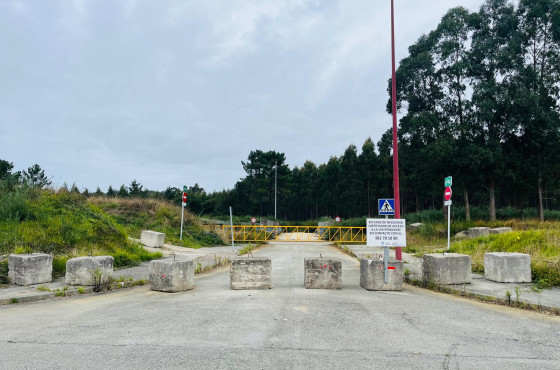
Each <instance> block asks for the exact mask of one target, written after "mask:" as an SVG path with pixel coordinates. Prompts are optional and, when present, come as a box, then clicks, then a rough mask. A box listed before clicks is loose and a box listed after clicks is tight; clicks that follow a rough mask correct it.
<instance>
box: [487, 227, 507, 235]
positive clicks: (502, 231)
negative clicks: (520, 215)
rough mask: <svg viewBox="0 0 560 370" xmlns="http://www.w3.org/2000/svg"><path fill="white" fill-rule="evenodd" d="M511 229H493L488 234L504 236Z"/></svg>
mask: <svg viewBox="0 0 560 370" xmlns="http://www.w3.org/2000/svg"><path fill="white" fill-rule="evenodd" d="M511 231H512V230H511V227H495V228H493V229H490V230H488V232H489V233H490V234H505V233H509V232H511Z"/></svg>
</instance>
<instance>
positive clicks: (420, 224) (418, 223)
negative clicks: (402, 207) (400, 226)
mask: <svg viewBox="0 0 560 370" xmlns="http://www.w3.org/2000/svg"><path fill="white" fill-rule="evenodd" d="M420 226H422V223H421V222H416V223H413V224H410V225H409V226H408V228H409V230H410V231H414V230H418V229H419V228H420Z"/></svg>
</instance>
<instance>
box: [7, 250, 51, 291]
mask: <svg viewBox="0 0 560 370" xmlns="http://www.w3.org/2000/svg"><path fill="white" fill-rule="evenodd" d="M52 261H53V256H51V255H50V254H44V253H32V254H10V255H9V256H8V278H9V279H10V281H11V282H12V284H16V285H33V284H42V283H50V282H51V281H52Z"/></svg>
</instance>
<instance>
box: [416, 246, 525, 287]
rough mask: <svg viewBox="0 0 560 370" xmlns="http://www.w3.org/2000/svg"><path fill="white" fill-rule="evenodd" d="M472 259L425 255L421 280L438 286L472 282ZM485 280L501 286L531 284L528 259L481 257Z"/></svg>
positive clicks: (518, 256) (497, 254)
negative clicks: (502, 284) (501, 284)
mask: <svg viewBox="0 0 560 370" xmlns="http://www.w3.org/2000/svg"><path fill="white" fill-rule="evenodd" d="M471 271H472V266H471V257H470V256H468V255H464V254H458V253H445V254H425V255H424V257H423V280H424V281H425V282H430V283H434V284H438V285H450V284H468V283H470V282H471V275H472V274H471ZM484 277H485V278H486V279H487V280H491V281H496V282H500V283H530V282H531V256H530V255H528V254H523V253H507V252H491V253H485V254H484Z"/></svg>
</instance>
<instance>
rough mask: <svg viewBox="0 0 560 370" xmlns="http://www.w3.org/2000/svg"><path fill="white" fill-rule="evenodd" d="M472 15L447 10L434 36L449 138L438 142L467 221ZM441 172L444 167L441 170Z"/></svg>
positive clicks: (470, 163) (470, 164)
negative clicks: (460, 191) (459, 189)
mask: <svg viewBox="0 0 560 370" xmlns="http://www.w3.org/2000/svg"><path fill="white" fill-rule="evenodd" d="M472 19H473V16H472V15H471V14H470V13H469V11H468V10H467V9H465V8H463V7H456V8H452V9H450V10H449V11H448V12H447V13H446V14H445V15H444V16H443V17H442V19H441V22H440V23H439V25H438V27H437V29H436V31H435V34H436V39H437V41H436V45H435V48H434V58H435V60H436V63H437V65H438V71H437V73H438V74H439V76H440V80H441V86H442V89H443V91H444V94H443V97H442V103H441V105H442V115H443V117H444V121H445V124H446V126H447V129H448V132H449V135H446V136H444V137H443V138H442V139H443V140H440V142H439V145H438V146H439V147H440V149H439V151H440V152H441V151H442V150H443V153H442V154H445V152H447V155H448V160H447V161H446V164H447V166H446V167H447V171H448V173H449V174H450V175H453V176H454V178H455V180H456V181H455V183H459V184H462V187H463V201H464V204H465V213H466V215H465V217H466V220H467V221H468V220H470V203H469V190H468V189H469V187H472V186H474V185H475V184H473V178H474V176H473V174H474V173H475V172H476V168H473V163H476V162H475V161H473V157H476V150H475V148H473V138H472V132H471V130H469V127H470V126H471V124H472V122H471V120H472V113H471V105H472V104H471V100H470V98H471V92H472V87H471V86H470V80H469V52H470V43H471V39H472V33H473V29H472ZM440 157H441V156H440ZM442 170H443V168H442ZM440 177H441V176H440Z"/></svg>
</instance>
